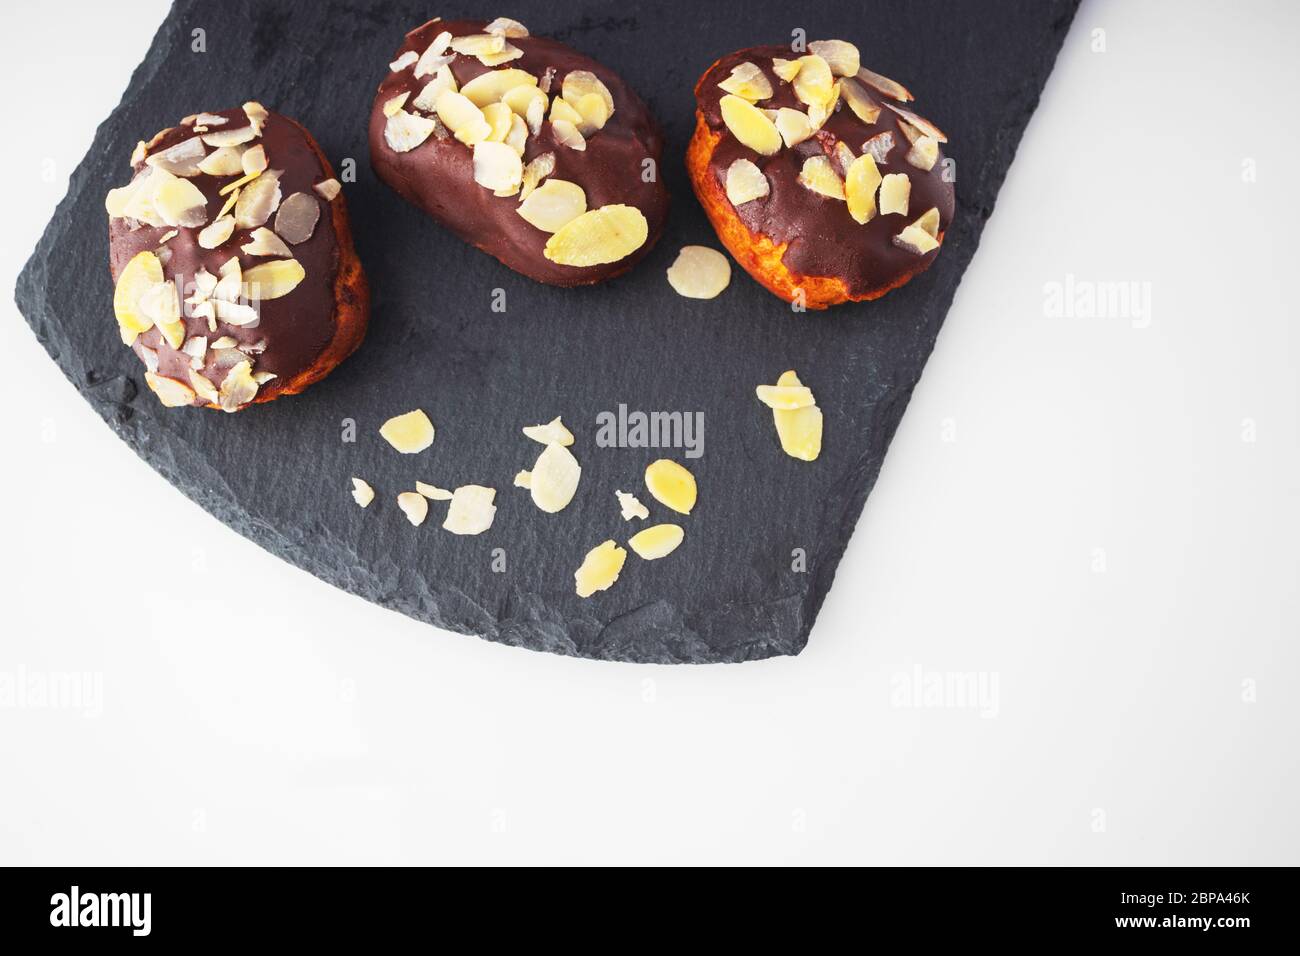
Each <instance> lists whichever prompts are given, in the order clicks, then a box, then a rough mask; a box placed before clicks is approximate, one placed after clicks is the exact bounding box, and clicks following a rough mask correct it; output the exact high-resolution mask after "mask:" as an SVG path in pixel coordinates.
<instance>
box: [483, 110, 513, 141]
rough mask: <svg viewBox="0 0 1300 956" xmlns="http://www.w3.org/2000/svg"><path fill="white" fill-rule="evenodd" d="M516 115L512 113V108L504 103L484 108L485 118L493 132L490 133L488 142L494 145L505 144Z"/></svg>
mask: <svg viewBox="0 0 1300 956" xmlns="http://www.w3.org/2000/svg"><path fill="white" fill-rule="evenodd" d="M514 117H515V114H514V113H512V112H511V111H510V107H508V106H506V104H504V103H489V104H488V105H487V106H485V107H483V118H484V119H485V120H487V124H488V127H489V128H490V129H491V132H490V133H488V135H487V138H488V141H490V142H493V143H503V142H505V139H506V136H507V135H508V134H509V133H510V123H511V121H512V120H513V119H514Z"/></svg>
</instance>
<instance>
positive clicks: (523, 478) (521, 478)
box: [515, 471, 533, 488]
mask: <svg viewBox="0 0 1300 956" xmlns="http://www.w3.org/2000/svg"><path fill="white" fill-rule="evenodd" d="M532 486H533V473H532V472H531V471H521V472H517V473H516V474H515V487H516V488H531V487H532Z"/></svg>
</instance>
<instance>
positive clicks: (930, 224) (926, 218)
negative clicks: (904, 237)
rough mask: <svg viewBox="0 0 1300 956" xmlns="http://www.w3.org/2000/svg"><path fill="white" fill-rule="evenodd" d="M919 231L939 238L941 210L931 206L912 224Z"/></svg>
mask: <svg viewBox="0 0 1300 956" xmlns="http://www.w3.org/2000/svg"><path fill="white" fill-rule="evenodd" d="M912 225H914V226H916V227H917V228H918V229H924V230H925V231H926V232H928V233H929V234H930V235H931V236H933V237H934V238H936V239H938V238H939V209H938V207H937V206H931V207H930V208H929V209H927V210H926V211H925V212H923V213H921V215H920V216H919V217H918V218H917V220H916V222H914V223H912Z"/></svg>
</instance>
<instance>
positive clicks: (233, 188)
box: [217, 156, 262, 196]
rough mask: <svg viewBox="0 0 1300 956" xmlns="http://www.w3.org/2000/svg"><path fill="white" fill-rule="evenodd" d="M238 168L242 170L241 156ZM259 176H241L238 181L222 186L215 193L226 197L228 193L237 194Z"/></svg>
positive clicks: (255, 174) (256, 174)
mask: <svg viewBox="0 0 1300 956" xmlns="http://www.w3.org/2000/svg"><path fill="white" fill-rule="evenodd" d="M239 168H240V169H243V168H244V158H243V156H240V158H239ZM261 175H262V174H261V173H245V174H244V175H243V176H240V177H239V178H238V179H235V180H232V181H231V182H228V183H226V184H225V185H224V186H222V187H221V189H220V190H218V191H217V195H218V196H225V195H228V194H229V193H234V192H239V190H241V189H243V188H244V187H245V186H247V185H248V184H249V183H251V182H253V180H255V179H257V178H258V177H259V176H261Z"/></svg>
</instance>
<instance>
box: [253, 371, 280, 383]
mask: <svg viewBox="0 0 1300 956" xmlns="http://www.w3.org/2000/svg"><path fill="white" fill-rule="evenodd" d="M277 377H278V376H277V375H276V374H275V373H274V372H254V373H253V381H254V382H256V383H257V384H258V385H265V384H266V383H267V382H269V381H271V380H272V379H274V378H277Z"/></svg>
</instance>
